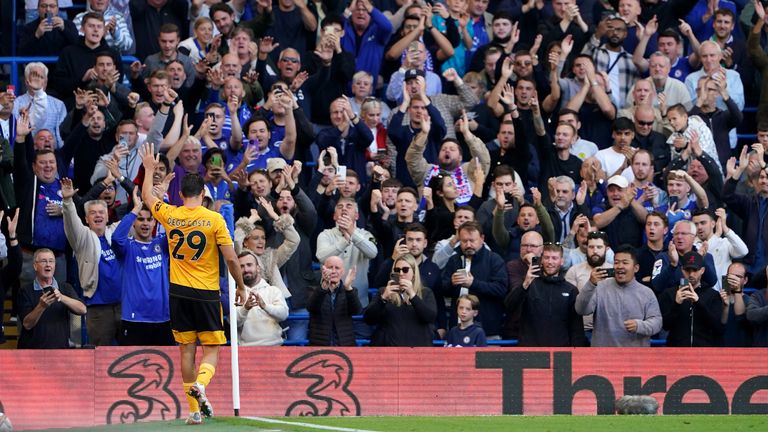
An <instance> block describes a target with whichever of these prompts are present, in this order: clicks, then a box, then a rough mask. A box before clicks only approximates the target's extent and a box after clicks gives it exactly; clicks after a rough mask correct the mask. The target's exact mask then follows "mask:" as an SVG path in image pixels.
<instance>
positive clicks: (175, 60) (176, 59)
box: [163, 58, 184, 69]
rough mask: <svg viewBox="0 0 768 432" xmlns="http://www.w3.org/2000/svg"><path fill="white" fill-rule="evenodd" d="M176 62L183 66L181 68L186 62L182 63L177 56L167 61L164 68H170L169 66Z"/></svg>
mask: <svg viewBox="0 0 768 432" xmlns="http://www.w3.org/2000/svg"><path fill="white" fill-rule="evenodd" d="M174 63H178V64H179V65H180V66H181V68H182V69H184V63H182V62H181V60H179V59H178V58H175V59H173V60H171V61H169V62H168V63H166V64H165V67H164V68H163V69H168V67H170V66H171V65H172V64H174Z"/></svg>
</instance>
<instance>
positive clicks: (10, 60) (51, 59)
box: [0, 2, 139, 88]
mask: <svg viewBox="0 0 768 432" xmlns="http://www.w3.org/2000/svg"><path fill="white" fill-rule="evenodd" d="M14 4H15V2H14ZM14 37H15V33H14ZM15 47H16V45H15V43H14V46H13V50H14V51H15V50H16V48H15ZM122 59H123V63H125V64H130V63H133V62H135V61H139V59H138V58H136V57H134V56H123V57H122ZM57 61H59V58H58V57H55V56H46V57H40V56H12V57H0V64H9V65H11V80H10V81H11V84H13V85H15V86H16V88H19V68H18V65H19V64H23V63H32V62H40V63H56V62H57Z"/></svg>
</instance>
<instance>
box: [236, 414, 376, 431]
mask: <svg viewBox="0 0 768 432" xmlns="http://www.w3.org/2000/svg"><path fill="white" fill-rule="evenodd" d="M243 418H246V419H249V420H258V421H262V422H265V423H277V424H284V425H292V426H301V427H305V428H310V429H321V430H329V431H340V432H375V431H369V430H366V429H351V428H343V427H337V426H323V425H316V424H312V423H299V422H292V421H286V420H276V419H271V418H266V417H243Z"/></svg>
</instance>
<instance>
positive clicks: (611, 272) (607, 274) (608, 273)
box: [605, 268, 616, 277]
mask: <svg viewBox="0 0 768 432" xmlns="http://www.w3.org/2000/svg"><path fill="white" fill-rule="evenodd" d="M605 277H616V271H615V270H614V269H612V268H607V269H605Z"/></svg>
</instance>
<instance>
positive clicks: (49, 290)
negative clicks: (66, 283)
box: [43, 286, 53, 295]
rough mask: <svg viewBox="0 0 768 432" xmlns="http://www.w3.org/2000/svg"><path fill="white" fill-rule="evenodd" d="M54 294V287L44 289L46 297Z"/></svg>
mask: <svg viewBox="0 0 768 432" xmlns="http://www.w3.org/2000/svg"><path fill="white" fill-rule="evenodd" d="M52 292H53V287H52V286H47V287H45V288H43V294H44V295H45V294H50V293H52Z"/></svg>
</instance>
